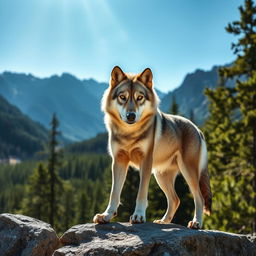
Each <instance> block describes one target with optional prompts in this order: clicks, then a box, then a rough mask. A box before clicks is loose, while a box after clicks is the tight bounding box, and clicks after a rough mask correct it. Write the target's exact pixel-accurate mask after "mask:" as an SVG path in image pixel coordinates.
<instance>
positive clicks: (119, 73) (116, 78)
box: [110, 66, 127, 87]
mask: <svg viewBox="0 0 256 256" xmlns="http://www.w3.org/2000/svg"><path fill="white" fill-rule="evenodd" d="M126 78H127V77H126V75H125V73H124V72H123V70H122V69H121V68H119V67H118V66H115V67H114V68H113V69H112V72H111V79H110V86H111V87H115V86H117V85H118V84H120V83H121V82H122V81H123V80H124V79H126Z"/></svg>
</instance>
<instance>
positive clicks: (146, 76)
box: [138, 68, 153, 89]
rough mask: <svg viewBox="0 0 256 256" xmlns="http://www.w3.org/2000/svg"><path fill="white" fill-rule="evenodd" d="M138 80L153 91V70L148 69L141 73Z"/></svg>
mask: <svg viewBox="0 0 256 256" xmlns="http://www.w3.org/2000/svg"><path fill="white" fill-rule="evenodd" d="M138 80H139V81H141V82H142V83H143V84H145V85H146V86H147V87H148V88H150V89H151V88H152V86H153V74H152V71H151V69H150V68H146V69H145V70H144V71H143V72H142V73H140V74H139V76H138Z"/></svg>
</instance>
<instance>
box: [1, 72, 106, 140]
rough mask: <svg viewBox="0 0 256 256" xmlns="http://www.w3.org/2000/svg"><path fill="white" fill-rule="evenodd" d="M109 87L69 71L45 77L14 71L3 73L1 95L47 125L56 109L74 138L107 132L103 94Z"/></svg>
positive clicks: (66, 131)
mask: <svg viewBox="0 0 256 256" xmlns="http://www.w3.org/2000/svg"><path fill="white" fill-rule="evenodd" d="M106 87H107V84H105V83H97V82H96V81H94V80H92V79H91V80H83V81H82V80H79V79H77V78H76V77H74V76H72V75H70V74H65V73H64V74H63V75H61V76H51V77H49V78H43V79H40V78H36V77H34V76H32V75H26V74H16V73H10V72H4V73H3V74H1V75H0V94H2V95H3V96H4V97H5V98H7V99H8V101H9V102H11V103H12V104H14V105H16V106H18V107H19V108H20V109H21V110H22V111H23V112H24V113H26V114H27V115H28V116H30V117H31V118H32V119H33V120H36V121H39V122H41V123H42V124H44V125H45V126H46V127H49V123H50V120H51V117H52V114H53V112H55V113H56V114H57V116H58V118H59V120H60V129H61V131H62V133H63V135H64V136H65V137H66V138H68V139H70V140H82V139H85V138H89V137H92V136H95V135H96V134H97V133H99V132H102V131H104V125H103V119H102V113H101V111H100V97H101V96H100V95H102V93H103V91H104V90H105V88H106Z"/></svg>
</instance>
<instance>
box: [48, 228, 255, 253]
mask: <svg viewBox="0 0 256 256" xmlns="http://www.w3.org/2000/svg"><path fill="white" fill-rule="evenodd" d="M60 240H61V242H62V244H63V247H62V248H60V249H58V250H56V251H55V253H54V254H53V255H54V256H64V255H68V256H75V255H79V256H84V255H102V256H103V255H104V256H108V255H111V256H112V255H124V256H128V255H129V256H130V255H162V256H163V255H164V256H175V255H182V256H186V255H200V256H201V255H229V256H233V255H256V241H255V238H252V237H248V236H245V235H236V234H232V233H226V232H220V231H210V230H192V229H188V228H185V227H183V226H179V225H175V224H168V225H164V224H162V225H159V224H154V223H144V224H133V225H132V224H129V223H110V224H104V225H95V224H84V225H77V226H74V227H72V228H70V229H69V230H68V231H66V233H64V235H63V236H62V237H61V238H60Z"/></svg>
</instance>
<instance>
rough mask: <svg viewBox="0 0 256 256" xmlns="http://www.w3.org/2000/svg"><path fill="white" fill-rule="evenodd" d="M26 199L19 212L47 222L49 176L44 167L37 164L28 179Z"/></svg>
mask: <svg viewBox="0 0 256 256" xmlns="http://www.w3.org/2000/svg"><path fill="white" fill-rule="evenodd" d="M26 190H27V193H26V197H25V198H24V200H23V202H22V209H21V212H22V213H23V214H26V215H29V216H31V217H34V218H37V219H40V220H44V221H48V216H49V200H48V197H49V192H50V186H49V174H48V171H47V169H46V167H45V166H44V165H43V164H42V163H39V165H38V166H37V168H36V169H35V170H34V172H33V174H32V175H31V176H30V177H29V183H28V186H27V189H26Z"/></svg>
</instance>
